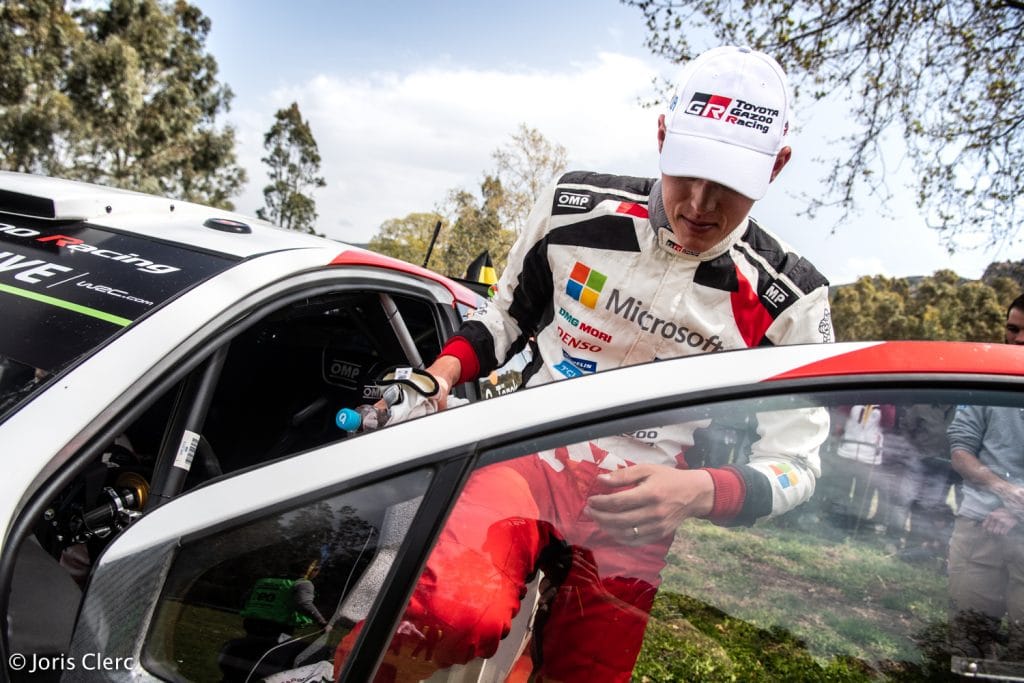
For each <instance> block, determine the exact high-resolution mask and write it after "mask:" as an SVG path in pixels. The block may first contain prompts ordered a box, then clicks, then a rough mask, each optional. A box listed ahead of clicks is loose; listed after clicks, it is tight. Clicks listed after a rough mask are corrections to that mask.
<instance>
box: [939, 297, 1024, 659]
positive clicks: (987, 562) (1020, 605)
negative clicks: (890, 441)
mask: <svg viewBox="0 0 1024 683" xmlns="http://www.w3.org/2000/svg"><path fill="white" fill-rule="evenodd" d="M1022 330H1024V295H1022V296H1020V297H1018V298H1017V299H1015V300H1014V302H1013V303H1012V304H1011V305H1010V309H1009V311H1007V321H1006V343H1008V344H1024V332H1022ZM948 433H949V442H950V450H951V451H952V456H953V468H954V469H955V470H956V471H957V472H958V473H959V474H960V475H961V476H962V477H963V502H962V503H961V504H960V507H959V509H958V510H957V513H956V514H957V517H956V523H955V524H954V527H953V537H952V539H951V541H950V545H949V590H950V602H951V609H952V614H951V629H952V633H951V636H952V638H951V640H952V647H953V654H954V655H956V656H961V657H976V658H992V657H997V658H1001V659H1005V660H1009V661H1024V410H1022V409H1020V408H1002V407H987V406H970V405H968V406H958V407H957V410H956V415H955V416H954V418H953V421H952V423H951V424H950V426H949V430H948ZM1004 616H1005V617H1006V619H1007V628H1008V632H1007V637H1008V642H1007V647H1006V649H1005V651H1002V648H1001V647H1000V646H999V645H998V643H999V642H1000V640H1001V635H1000V631H1001V624H1002V621H1003V618H1004Z"/></svg>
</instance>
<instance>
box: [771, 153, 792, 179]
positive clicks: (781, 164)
mask: <svg viewBox="0 0 1024 683" xmlns="http://www.w3.org/2000/svg"><path fill="white" fill-rule="evenodd" d="M792 158H793V148H792V147H783V148H782V149H780V150H779V153H778V154H776V155H775V164H774V165H773V166H772V177H771V178H769V179H768V182H772V181H773V180H775V178H776V176H778V175H779V174H780V173H782V169H784V168H785V167H786V164H788V163H789V160H790V159H792Z"/></svg>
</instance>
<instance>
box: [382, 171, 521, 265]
mask: <svg viewBox="0 0 1024 683" xmlns="http://www.w3.org/2000/svg"><path fill="white" fill-rule="evenodd" d="M481 193H482V194H483V201H480V200H478V199H477V198H476V197H475V196H474V195H473V194H471V193H469V192H467V191H465V190H452V191H451V192H450V193H449V194H448V201H447V206H446V207H445V213H446V214H447V216H442V215H441V214H440V213H412V214H409V215H408V216H406V217H405V218H395V219H391V220H389V221H386V222H385V223H384V224H383V225H382V226H381V228H380V231H379V232H378V233H377V234H376V235H375V236H374V237H373V239H371V240H370V243H369V245H368V246H369V248H370V249H372V250H373V251H376V252H379V253H381V254H387V255H388V256H394V257H396V258H400V259H403V260H405V261H409V262H411V263H415V264H417V265H419V264H422V263H423V259H424V258H426V255H427V249H428V248H429V245H430V240H431V237H432V236H433V234H434V227H435V226H436V225H437V222H438V221H440V222H441V230H440V231H439V233H438V236H437V241H436V243H435V244H434V250H433V252H431V256H430V262H429V263H428V264H427V265H428V267H429V268H430V269H431V270H434V271H437V272H439V273H443V274H445V275H448V276H450V277H464V276H465V274H466V268H467V266H469V264H470V262H472V260H473V259H474V258H476V257H477V256H478V255H479V254H480V252H482V251H484V250H489V251H490V253H491V259H492V260H493V262H494V267H495V269H497V270H499V271H500V270H501V269H502V268H503V267H504V266H505V261H506V259H507V257H508V251H509V249H510V248H511V246H512V242H513V241H514V240H515V233H514V232H512V231H511V230H507V229H505V228H503V227H502V226H501V221H500V219H499V217H498V211H499V210H500V207H501V205H502V204H501V203H502V200H503V197H504V195H503V193H502V188H501V184H500V183H499V182H498V181H497V180H496V179H495V178H493V177H490V176H489V177H487V178H486V179H485V180H484V182H483V185H482V186H481Z"/></svg>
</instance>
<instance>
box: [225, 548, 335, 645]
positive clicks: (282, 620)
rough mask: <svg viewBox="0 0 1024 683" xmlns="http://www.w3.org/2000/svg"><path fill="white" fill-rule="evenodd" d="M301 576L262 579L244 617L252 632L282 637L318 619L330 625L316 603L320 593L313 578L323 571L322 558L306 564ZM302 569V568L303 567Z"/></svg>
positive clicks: (252, 594)
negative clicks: (317, 592)
mask: <svg viewBox="0 0 1024 683" xmlns="http://www.w3.org/2000/svg"><path fill="white" fill-rule="evenodd" d="M303 567H304V569H305V571H304V572H302V573H301V574H300V575H299V578H298V579H285V578H270V577H268V578H264V579H260V580H259V581H257V582H256V584H255V585H254V586H253V588H252V590H251V591H250V592H249V597H248V599H247V600H246V603H245V607H244V608H243V609H242V612H241V614H242V618H243V623H244V626H245V631H246V633H248V634H249V635H257V636H269V637H278V636H279V635H281V634H282V633H283V634H287V635H291V634H292V633H294V632H295V629H297V628H301V627H304V626H309V625H310V624H312V623H313V622H314V621H315V622H316V623H317V624H319V625H320V626H321V627H325V628H326V627H327V620H326V619H324V616H323V615H322V614H320V610H318V609H317V608H316V605H315V604H314V603H313V598H314V597H315V595H316V592H315V589H314V587H313V579H315V578H316V577H317V575H318V574H319V573H320V561H319V560H313V561H312V562H310V563H309V564H308V565H305V564H304V565H303ZM300 571H301V570H300Z"/></svg>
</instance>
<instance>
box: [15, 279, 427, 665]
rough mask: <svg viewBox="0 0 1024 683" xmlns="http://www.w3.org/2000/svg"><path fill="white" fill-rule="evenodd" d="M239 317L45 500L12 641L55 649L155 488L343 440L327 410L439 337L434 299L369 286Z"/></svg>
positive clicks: (363, 399) (21, 577)
mask: <svg viewBox="0 0 1024 683" xmlns="http://www.w3.org/2000/svg"><path fill="white" fill-rule="evenodd" d="M396 312H397V315H396ZM396 317H397V318H398V320H399V321H400V322H399V323H398V327H396V322H395V318H396ZM243 327H244V329H242V331H241V332H240V333H239V334H237V335H235V336H234V337H233V338H231V339H230V341H229V342H228V343H226V344H225V345H224V346H223V347H222V348H220V349H217V350H216V351H215V352H213V353H212V354H211V355H210V359H209V360H207V361H203V362H202V363H201V364H199V365H198V366H197V367H196V368H195V369H194V370H193V371H192V372H191V373H190V374H189V375H188V376H186V377H185V378H184V379H182V380H181V381H179V382H177V383H176V384H174V385H173V386H172V387H171V388H170V389H169V390H166V391H163V392H162V393H159V394H155V393H154V394H152V395H147V396H145V397H144V398H143V399H142V401H141V402H139V408H140V409H141V410H137V411H136V413H137V417H135V418H134V419H133V420H132V421H131V422H130V424H128V426H127V428H126V429H124V431H123V432H122V433H121V434H119V435H118V436H117V437H116V438H115V439H114V440H112V441H111V442H109V443H108V444H106V446H104V447H103V448H102V449H100V452H99V453H98V454H97V455H96V456H95V457H92V458H91V459H89V461H88V462H79V463H77V466H76V469H77V476H75V478H74V480H73V481H72V482H71V483H70V484H69V485H68V486H66V487H65V488H64V489H63V490H61V491H60V493H59V494H58V495H57V496H56V497H55V498H54V499H53V500H51V501H50V503H49V504H48V505H47V506H46V509H45V512H44V514H43V515H42V517H41V518H40V519H39V520H38V522H37V524H36V532H35V534H34V536H33V537H32V538H30V539H29V540H28V541H26V542H25V543H23V544H22V546H21V548H20V550H19V555H18V561H17V563H16V566H15V575H14V579H13V584H12V591H11V598H10V602H9V609H8V624H9V627H8V635H9V640H8V642H9V644H10V648H11V650H10V651H13V652H23V653H40V654H55V653H60V652H64V651H66V649H67V645H68V639H69V636H70V634H71V631H72V628H73V625H74V620H75V616H76V613H77V609H78V603H79V602H80V600H81V589H82V587H84V586H85V585H86V583H87V581H88V578H89V571H90V566H91V564H92V563H93V562H94V561H95V558H96V557H98V555H99V554H100V553H101V552H102V551H103V548H105V547H106V545H107V544H108V543H109V542H110V541H111V540H112V539H113V538H114V537H115V536H116V534H117V533H118V532H119V531H120V530H122V529H124V528H125V527H127V526H128V525H129V524H130V523H131V522H132V521H133V520H134V519H136V518H137V517H138V516H140V515H141V514H144V513H145V512H146V510H147V509H149V508H150V507H151V506H152V505H153V504H154V502H155V501H157V499H158V498H163V499H169V498H171V497H173V496H175V495H177V494H178V493H181V492H183V491H187V490H189V489H192V488H194V487H196V486H199V485H202V484H205V483H207V482H210V481H212V480H215V479H216V478H218V477H224V476H230V475H231V474H232V473H234V472H237V471H240V470H243V469H246V468H251V467H257V466H260V465H263V464H265V463H268V462H271V461H273V460H277V459H280V458H284V457H288V456H291V455H294V454H296V453H299V452H301V451H304V450H308V449H310V448H314V447H317V446H321V445H323V444H327V443H330V442H333V441H337V440H340V439H344V438H347V437H348V436H349V434H348V432H345V431H343V430H342V429H340V428H339V427H338V426H337V425H336V424H335V415H336V413H337V412H338V411H339V410H340V409H342V408H352V407H355V406H358V405H360V404H364V403H372V402H374V401H376V400H377V399H378V398H379V397H380V390H379V388H378V387H377V385H376V381H377V380H378V379H379V378H380V377H381V376H382V375H383V374H384V372H385V371H387V370H388V369H390V368H393V367H394V366H396V365H403V364H404V365H408V364H411V363H410V357H409V356H410V345H411V348H412V353H414V354H418V355H419V358H427V359H431V358H434V357H435V356H436V355H437V354H438V352H439V351H440V345H441V342H442V339H443V336H444V335H446V334H447V330H445V329H443V324H442V322H441V320H440V313H439V312H438V311H437V309H436V307H435V305H434V304H432V303H430V302H428V301H426V300H423V299H418V298H415V297H412V296H406V295H398V294H382V293H381V292H379V291H370V290H346V291H341V292H334V293H328V294H322V295H317V296H310V297H304V298H300V299H298V300H295V301H292V302H291V303H290V304H288V305H285V306H283V307H281V308H279V309H277V310H274V311H272V312H270V313H269V314H266V315H263V316H262V317H260V318H259V319H257V320H255V322H253V323H251V324H248V325H246V324H245V323H244V322H243ZM185 430H190V431H193V432H195V433H197V434H198V437H199V438H198V441H197V442H196V443H194V444H193V445H192V446H191V447H192V449H193V453H192V454H191V468H190V469H189V470H188V472H187V475H185V474H183V473H182V472H183V471H182V470H180V469H179V468H174V467H171V464H172V463H173V462H174V460H175V457H176V456H177V454H178V449H179V447H180V445H181V443H182V439H183V432H185ZM159 502H163V501H159ZM376 521H377V522H379V521H380V520H379V519H377V520H376ZM44 625H45V626H44ZM33 680H36V679H33Z"/></svg>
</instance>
